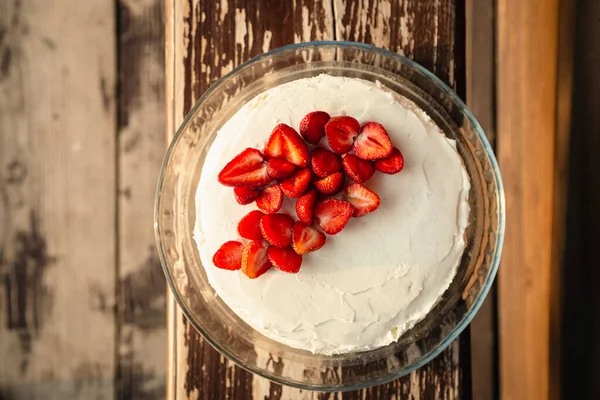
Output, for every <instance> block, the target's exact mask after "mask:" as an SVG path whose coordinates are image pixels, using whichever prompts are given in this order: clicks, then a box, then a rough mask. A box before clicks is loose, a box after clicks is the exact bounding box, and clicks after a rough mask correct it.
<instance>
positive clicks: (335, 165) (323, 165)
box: [310, 148, 342, 178]
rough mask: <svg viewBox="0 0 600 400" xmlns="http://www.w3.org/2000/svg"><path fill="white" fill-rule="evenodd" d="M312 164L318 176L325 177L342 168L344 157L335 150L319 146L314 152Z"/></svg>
mask: <svg viewBox="0 0 600 400" xmlns="http://www.w3.org/2000/svg"><path fill="white" fill-rule="evenodd" d="M310 166H311V168H312V170H313V172H314V173H315V174H316V175H317V176H319V177H321V178H325V177H326V176H329V175H331V174H334V173H336V172H340V171H341V170H342V158H341V157H340V156H339V154H336V153H334V152H333V151H329V150H327V149H323V148H317V149H314V150H313V152H312V155H311V158H310Z"/></svg>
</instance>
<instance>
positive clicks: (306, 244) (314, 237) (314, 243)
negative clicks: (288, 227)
mask: <svg viewBox="0 0 600 400" xmlns="http://www.w3.org/2000/svg"><path fill="white" fill-rule="evenodd" d="M325 240H326V237H325V234H324V233H323V232H320V231H318V230H316V229H315V228H313V227H311V226H306V225H304V224H303V223H302V222H296V223H295V224H294V242H293V244H292V247H293V248H294V251H295V252H296V253H298V254H306V253H310V252H311V251H315V250H319V249H320V248H321V247H323V245H324V244H325Z"/></svg>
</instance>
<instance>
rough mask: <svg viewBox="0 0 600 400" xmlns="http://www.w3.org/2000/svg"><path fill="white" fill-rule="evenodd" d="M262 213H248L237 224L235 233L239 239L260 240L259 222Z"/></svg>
mask: <svg viewBox="0 0 600 400" xmlns="http://www.w3.org/2000/svg"><path fill="white" fill-rule="evenodd" d="M263 215H265V214H263V212H262V211H259V210H254V211H250V212H249V213H248V214H246V215H245V216H244V217H243V218H242V219H241V220H240V222H239V223H238V226H237V231H238V233H239V235H240V236H241V237H243V238H244V239H250V240H261V239H262V238H263V237H262V232H261V230H260V220H261V218H262V217H263Z"/></svg>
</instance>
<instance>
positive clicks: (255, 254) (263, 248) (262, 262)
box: [242, 240, 271, 279]
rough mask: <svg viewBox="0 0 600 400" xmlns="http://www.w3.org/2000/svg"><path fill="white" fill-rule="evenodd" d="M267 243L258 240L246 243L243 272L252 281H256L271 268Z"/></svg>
mask: <svg viewBox="0 0 600 400" xmlns="http://www.w3.org/2000/svg"><path fill="white" fill-rule="evenodd" d="M267 247H268V245H267V243H266V242H265V241H264V240H256V241H252V242H248V243H246V245H245V246H244V251H243V252H242V272H243V273H244V274H246V276H247V277H248V278H250V279H255V278H258V277H259V276H261V275H262V274H264V273H265V272H267V271H268V270H269V268H271V262H270V261H269V257H268V255H267Z"/></svg>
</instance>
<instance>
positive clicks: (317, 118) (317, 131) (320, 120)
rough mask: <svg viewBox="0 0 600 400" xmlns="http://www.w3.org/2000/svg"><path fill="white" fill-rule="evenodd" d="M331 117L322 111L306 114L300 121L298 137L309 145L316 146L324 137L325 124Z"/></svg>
mask: <svg viewBox="0 0 600 400" xmlns="http://www.w3.org/2000/svg"><path fill="white" fill-rule="evenodd" d="M330 118H331V117H330V116H329V114H327V113H326V112H324V111H313V112H311V113H308V114H307V115H306V116H305V117H304V118H302V121H300V135H302V137H303V138H304V140H306V141H307V142H308V143H310V144H318V143H319V142H320V141H321V139H322V138H323V136H325V124H327V121H329V119H330Z"/></svg>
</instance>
